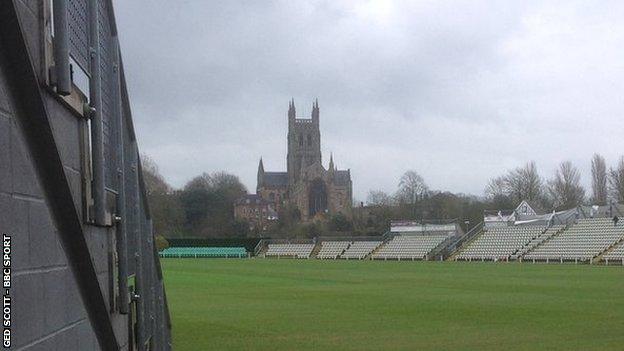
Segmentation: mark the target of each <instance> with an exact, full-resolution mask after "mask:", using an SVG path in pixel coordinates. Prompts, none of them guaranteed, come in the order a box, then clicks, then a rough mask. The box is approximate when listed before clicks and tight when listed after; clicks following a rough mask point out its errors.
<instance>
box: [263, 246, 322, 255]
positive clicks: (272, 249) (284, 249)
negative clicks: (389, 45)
mask: <svg viewBox="0 0 624 351" xmlns="http://www.w3.org/2000/svg"><path fill="white" fill-rule="evenodd" d="M312 250H314V244H268V250H267V252H266V253H265V257H270V256H273V257H293V258H310V255H311V254H312Z"/></svg>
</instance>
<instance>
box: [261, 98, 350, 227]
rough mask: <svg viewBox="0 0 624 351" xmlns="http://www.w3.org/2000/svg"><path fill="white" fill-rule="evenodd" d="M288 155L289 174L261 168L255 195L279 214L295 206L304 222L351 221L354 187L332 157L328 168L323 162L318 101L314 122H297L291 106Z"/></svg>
mask: <svg viewBox="0 0 624 351" xmlns="http://www.w3.org/2000/svg"><path fill="white" fill-rule="evenodd" d="M287 139H288V154H287V159H286V172H268V171H265V170H264V165H263V163H262V158H261V159H260V164H259V165H258V186H257V188H256V193H257V195H259V196H260V197H261V198H262V199H264V200H266V201H268V202H269V203H272V204H273V205H274V206H275V209H276V210H279V209H280V208H281V207H282V206H284V205H285V204H290V205H294V206H296V207H297V208H298V209H299V211H300V213H301V219H302V220H303V221H309V220H312V219H314V218H315V217H317V216H319V215H322V214H328V215H333V214H337V213H342V214H344V215H346V216H348V217H351V205H352V203H351V202H352V183H351V172H350V170H339V169H337V167H336V166H335V165H334V160H333V156H330V159H329V166H328V168H325V167H324V166H323V164H322V159H321V132H320V129H319V105H318V100H317V101H315V102H314V103H313V104H312V116H311V118H298V117H297V115H296V112H295V102H294V100H292V101H290V103H289V105H288V138H287Z"/></svg>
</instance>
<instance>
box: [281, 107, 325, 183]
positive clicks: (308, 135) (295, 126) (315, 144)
mask: <svg viewBox="0 0 624 351" xmlns="http://www.w3.org/2000/svg"><path fill="white" fill-rule="evenodd" d="M311 117H312V118H297V115H296V111H295V101H294V99H293V100H291V101H290V103H289V105H288V156H287V173H288V182H289V184H290V185H291V186H292V185H293V184H295V183H296V182H297V181H298V180H299V178H300V176H301V170H302V168H304V167H307V166H309V165H311V164H314V163H315V162H319V163H321V132H320V130H319V106H318V100H316V101H315V102H313V103H312V116H311Z"/></svg>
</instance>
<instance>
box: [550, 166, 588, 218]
mask: <svg viewBox="0 0 624 351" xmlns="http://www.w3.org/2000/svg"><path fill="white" fill-rule="evenodd" d="M548 194H549V195H550V197H551V199H552V202H553V205H554V207H556V208H572V207H575V206H578V205H580V204H582V203H583V200H584V199H585V189H583V187H582V186H581V173H580V172H579V171H578V169H577V168H576V167H574V165H573V164H572V162H570V161H565V162H562V163H561V164H560V165H559V169H557V170H556V171H555V176H554V178H553V179H552V180H550V181H549V182H548Z"/></svg>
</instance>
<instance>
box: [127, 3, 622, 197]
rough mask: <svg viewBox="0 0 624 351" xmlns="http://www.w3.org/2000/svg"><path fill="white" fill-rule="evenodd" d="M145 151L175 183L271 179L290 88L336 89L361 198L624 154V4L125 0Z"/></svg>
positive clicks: (330, 111)
mask: <svg viewBox="0 0 624 351" xmlns="http://www.w3.org/2000/svg"><path fill="white" fill-rule="evenodd" d="M115 7H116V17H117V22H118V23H117V25H118V27H119V32H120V40H121V44H122V55H123V59H124V64H125V70H126V79H127V81H128V85H129V91H130V99H131V103H132V108H133V114H134V121H135V126H136V130H137V134H138V139H139V145H140V149H141V151H142V152H143V153H145V154H147V155H149V156H151V157H152V158H153V159H154V160H155V161H156V163H157V164H158V165H159V167H160V171H161V173H162V174H163V175H164V176H165V178H166V179H167V180H168V181H169V182H170V183H171V184H172V185H173V186H175V187H180V186H182V185H184V183H185V182H186V181H188V180H189V179H190V178H192V177H193V176H195V175H198V174H201V173H202V172H214V171H219V170H226V171H228V172H231V173H234V174H237V175H239V176H240V178H241V180H242V181H243V182H244V183H245V185H246V186H247V187H248V188H249V189H250V191H252V192H253V191H255V187H256V180H255V179H256V169H257V164H258V159H259V158H260V157H261V156H262V157H263V159H264V165H265V169H266V170H269V171H281V170H285V169H286V131H287V117H286V112H287V109H288V100H289V99H290V98H291V97H293V98H294V99H295V103H296V107H297V115H298V116H309V114H310V111H311V107H312V101H313V99H314V98H317V97H318V99H319V106H320V115H321V117H320V121H321V138H322V139H321V141H322V151H323V163H324V164H325V165H327V162H328V161H329V153H330V152H333V154H334V160H335V162H336V164H337V166H338V167H339V168H344V169H347V168H350V169H351V176H352V179H353V191H354V197H355V198H356V199H357V200H365V198H366V194H367V192H368V190H371V189H381V190H385V191H388V192H393V191H395V190H396V187H397V183H398V179H399V177H400V176H401V174H402V173H403V172H404V171H406V170H408V169H413V170H416V171H417V172H418V173H420V174H421V175H422V176H423V177H424V178H425V181H426V182H427V183H428V184H429V186H430V187H431V188H433V189H438V190H450V191H453V192H464V193H471V194H476V195H482V194H483V189H484V187H485V185H486V183H487V181H488V179H489V178H490V177H492V176H495V175H499V174H501V173H504V172H505V171H506V170H508V169H510V168H514V167H516V166H520V165H522V164H524V163H525V162H527V161H529V160H535V161H536V162H537V166H538V168H539V170H540V172H541V173H542V175H543V176H545V177H551V175H552V173H553V172H554V169H555V167H556V166H557V164H558V163H559V162H561V161H564V160H570V161H572V162H574V163H575V164H576V165H577V166H578V167H579V168H580V169H581V171H582V176H583V181H584V183H585V184H589V178H590V177H589V169H590V164H589V162H590V157H591V155H592V154H593V153H594V152H598V153H601V154H603V155H604V156H605V157H606V159H607V162H608V165H609V166H611V165H613V164H614V163H615V162H616V160H617V158H618V157H619V155H621V154H624V20H622V19H623V18H624V1H613V2H609V1H600V2H593V1H584V2H575V1H569V0H566V1H557V2H548V1H536V2H531V1H524V0H523V1H515V2H513V1H474V0H471V1H424V2H417V1H361V2H360V1H336V0H329V1H292V0H288V1H287V0H284V1H229V0H228V1H216V0H215V1H203V0H196V1H182V0H176V1H163V0H132V1H126V0H123V1H122V0H117V1H116V2H115Z"/></svg>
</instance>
